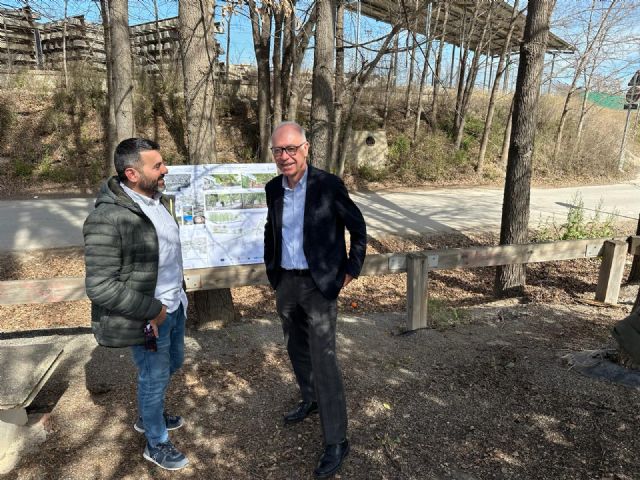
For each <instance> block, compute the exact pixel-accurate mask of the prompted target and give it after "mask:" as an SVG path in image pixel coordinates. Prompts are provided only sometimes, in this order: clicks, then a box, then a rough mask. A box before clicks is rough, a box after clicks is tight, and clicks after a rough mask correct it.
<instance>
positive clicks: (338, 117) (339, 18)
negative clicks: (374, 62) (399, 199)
mask: <svg viewBox="0 0 640 480" xmlns="http://www.w3.org/2000/svg"><path fill="white" fill-rule="evenodd" d="M336 1H337V14H336V76H335V87H336V98H335V101H334V109H335V111H334V116H335V117H334V118H335V123H334V128H333V140H332V141H331V163H330V165H331V171H332V172H335V171H336V170H337V166H338V158H339V154H340V153H339V152H340V148H339V147H340V130H341V124H342V110H343V102H344V92H345V88H344V87H345V85H344V6H345V2H344V0H336Z"/></svg>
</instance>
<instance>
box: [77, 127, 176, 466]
mask: <svg viewBox="0 0 640 480" xmlns="http://www.w3.org/2000/svg"><path fill="white" fill-rule="evenodd" d="M158 149H159V146H158V144H156V143H155V142H152V141H150V140H145V139H141V138H129V139H127V140H124V141H122V142H121V143H120V144H119V145H118V146H117V148H116V151H115V155H114V164H115V170H116V173H117V175H116V176H114V177H112V178H110V179H109V180H107V181H106V182H105V183H104V184H103V185H102V187H101V189H100V193H99V194H98V198H97V200H96V208H95V210H93V211H92V212H91V213H90V214H89V216H88V217H87V219H86V221H85V223H84V228H83V234H84V242H85V266H86V290H87V296H88V297H89V299H90V300H91V327H92V329H93V333H94V335H95V337H96V340H97V341H98V343H99V344H100V345H104V346H107V347H126V346H130V347H131V348H132V351H133V358H134V361H135V363H136V366H137V367H138V411H139V417H138V420H137V421H136V423H135V425H134V428H135V429H136V430H137V431H138V432H141V433H144V434H145V436H146V438H147V445H146V447H145V450H144V454H143V456H144V458H146V459H147V460H149V461H151V462H153V463H155V464H157V465H159V466H160V467H162V468H165V469H168V470H178V469H181V468H183V467H185V466H186V465H187V464H188V460H187V458H186V457H185V456H184V455H183V454H182V453H181V452H179V451H178V450H177V449H176V448H175V447H174V446H173V444H172V443H171V442H170V441H169V436H168V432H167V431H168V430H174V429H176V428H180V427H181V426H182V425H183V423H184V422H183V420H182V417H179V416H174V415H168V414H166V413H165V411H164V398H165V392H166V389H167V385H168V384H169V379H170V377H171V375H172V374H173V373H174V372H175V371H176V370H177V369H178V368H180V366H181V365H182V361H183V358H184V328H185V318H186V311H187V297H186V295H185V292H184V290H183V288H182V284H183V273H182V254H181V248H180V235H179V231H178V224H177V223H176V221H175V220H174V218H173V216H172V213H171V212H170V211H171V210H172V208H171V204H172V202H171V199H170V198H169V197H166V196H164V195H162V194H161V193H160V192H159V190H160V189H162V188H163V187H164V180H163V177H164V175H165V174H166V173H167V167H166V166H165V164H164V162H163V161H162V156H161V155H160V152H159V151H158Z"/></svg>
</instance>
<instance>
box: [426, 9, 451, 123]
mask: <svg viewBox="0 0 640 480" xmlns="http://www.w3.org/2000/svg"><path fill="white" fill-rule="evenodd" d="M448 20H449V2H446V1H445V2H444V20H443V21H442V31H441V33H440V42H439V44H438V56H437V57H436V71H435V73H434V74H433V96H432V97H431V116H430V117H429V118H430V120H429V124H430V126H431V131H432V132H433V131H435V129H436V125H437V123H438V90H439V89H440V71H441V69H442V52H443V50H444V43H445V41H444V37H445V35H446V34H447V21H448Z"/></svg>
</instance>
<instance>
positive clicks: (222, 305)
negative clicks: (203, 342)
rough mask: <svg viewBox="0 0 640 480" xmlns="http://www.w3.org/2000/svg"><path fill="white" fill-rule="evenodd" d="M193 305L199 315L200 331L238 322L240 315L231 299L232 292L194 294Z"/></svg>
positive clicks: (201, 291) (202, 291)
mask: <svg viewBox="0 0 640 480" xmlns="http://www.w3.org/2000/svg"><path fill="white" fill-rule="evenodd" d="M193 303H194V306H195V309H196V312H197V314H198V323H197V325H196V328H197V329H198V330H205V329H207V328H210V327H216V326H218V325H219V324H220V323H222V324H223V325H225V324H228V323H231V322H234V321H237V320H239V319H240V314H239V313H238V312H237V311H236V309H235V307H234V305H233V298H231V290H230V289H228V288H221V289H218V290H200V291H197V292H194V295H193Z"/></svg>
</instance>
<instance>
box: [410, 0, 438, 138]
mask: <svg viewBox="0 0 640 480" xmlns="http://www.w3.org/2000/svg"><path fill="white" fill-rule="evenodd" d="M441 9H442V3H441V2H438V7H437V8H436V21H435V24H436V25H437V24H438V21H439V20H440V10H441ZM427 21H428V22H429V24H428V27H427V48H426V49H425V51H424V65H423V66H422V73H421V74H420V87H419V88H418V105H417V107H416V120H415V123H414V125H413V137H412V142H414V143H415V141H416V137H417V136H418V130H420V118H421V116H422V94H423V93H424V84H425V81H426V79H427V72H428V71H429V67H430V64H429V58H430V56H431V46H432V44H433V35H432V33H431V4H429V6H428V7H427Z"/></svg>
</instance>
